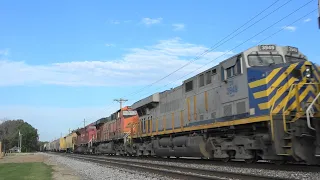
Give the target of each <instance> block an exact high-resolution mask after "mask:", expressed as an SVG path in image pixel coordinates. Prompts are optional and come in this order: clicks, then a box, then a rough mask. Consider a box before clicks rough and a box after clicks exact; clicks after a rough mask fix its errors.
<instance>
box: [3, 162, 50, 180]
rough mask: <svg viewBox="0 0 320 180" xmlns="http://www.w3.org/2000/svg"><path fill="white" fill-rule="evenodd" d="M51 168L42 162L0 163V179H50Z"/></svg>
mask: <svg viewBox="0 0 320 180" xmlns="http://www.w3.org/2000/svg"><path fill="white" fill-rule="evenodd" d="M51 172H52V168H51V167H50V166H48V165H46V164H44V163H40V162H37V163H4V164H0V180H20V179H22V180H27V179H30V180H51V179H52V175H51Z"/></svg>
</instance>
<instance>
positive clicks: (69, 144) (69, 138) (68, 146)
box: [65, 132, 77, 153]
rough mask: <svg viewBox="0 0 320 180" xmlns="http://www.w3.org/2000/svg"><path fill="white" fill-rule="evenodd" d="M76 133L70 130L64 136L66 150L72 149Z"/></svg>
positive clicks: (71, 150)
mask: <svg viewBox="0 0 320 180" xmlns="http://www.w3.org/2000/svg"><path fill="white" fill-rule="evenodd" d="M76 139H77V134H76V133H75V132H72V133H70V134H68V135H67V136H66V137H65V140H66V152H68V153H70V152H73V151H74V147H75V143H76Z"/></svg>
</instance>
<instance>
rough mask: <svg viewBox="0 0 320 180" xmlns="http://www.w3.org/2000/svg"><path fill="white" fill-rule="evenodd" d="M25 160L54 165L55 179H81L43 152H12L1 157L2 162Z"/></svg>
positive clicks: (20, 161)
mask: <svg viewBox="0 0 320 180" xmlns="http://www.w3.org/2000/svg"><path fill="white" fill-rule="evenodd" d="M25 162H43V163H45V164H47V165H49V166H51V167H52V169H53V172H52V177H53V179H54V180H80V177H78V176H77V175H76V174H75V173H74V172H73V171H71V170H70V169H69V168H67V167H65V166H64V165H61V164H56V163H55V162H53V161H51V160H50V158H49V157H47V156H45V155H43V154H41V153H34V154H33V153H30V154H24V153H21V154H11V155H8V156H5V157H3V158H2V159H0V164H1V163H25Z"/></svg>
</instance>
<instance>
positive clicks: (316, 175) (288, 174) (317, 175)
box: [107, 157, 320, 180]
mask: <svg viewBox="0 0 320 180" xmlns="http://www.w3.org/2000/svg"><path fill="white" fill-rule="evenodd" d="M107 158H108V160H110V159H113V160H115V161H116V160H117V159H125V160H127V161H131V162H134V161H142V162H147V163H153V164H163V165H164V164H166V165H170V166H172V165H173V166H182V167H190V168H199V169H209V170H210V169H211V170H218V171H224V172H235V173H244V174H255V175H263V176H268V177H281V178H289V179H303V180H309V179H310V180H314V179H320V172H302V171H284V170H268V169H258V168H246V167H243V168H240V167H232V166H220V165H219V166H218V165H201V164H187V163H180V162H179V163H174V162H165V161H156V160H152V161H150V160H142V159H134V160H133V159H129V158H112V157H107ZM244 166H245V164H244ZM306 168H308V167H307V166H306Z"/></svg>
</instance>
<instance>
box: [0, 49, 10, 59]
mask: <svg viewBox="0 0 320 180" xmlns="http://www.w3.org/2000/svg"><path fill="white" fill-rule="evenodd" d="M8 55H9V49H0V57H1V56H8Z"/></svg>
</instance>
